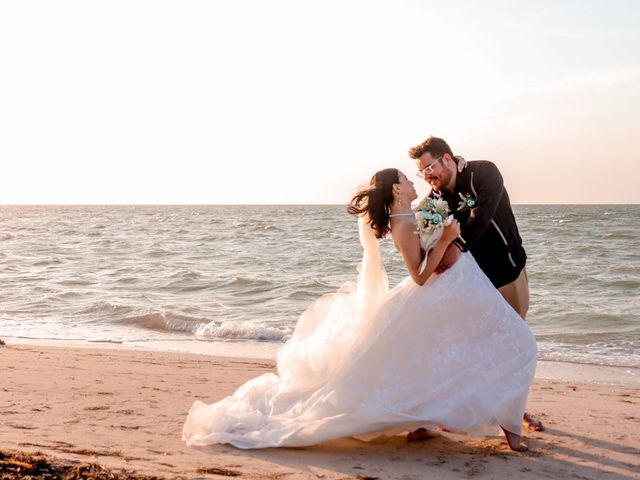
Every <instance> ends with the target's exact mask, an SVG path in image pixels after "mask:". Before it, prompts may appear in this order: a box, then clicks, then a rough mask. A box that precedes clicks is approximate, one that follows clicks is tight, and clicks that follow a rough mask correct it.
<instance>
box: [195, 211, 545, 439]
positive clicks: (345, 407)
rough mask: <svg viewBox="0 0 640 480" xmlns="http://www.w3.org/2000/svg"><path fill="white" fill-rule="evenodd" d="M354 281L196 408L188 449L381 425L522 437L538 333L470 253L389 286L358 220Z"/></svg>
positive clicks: (332, 434)
mask: <svg viewBox="0 0 640 480" xmlns="http://www.w3.org/2000/svg"><path fill="white" fill-rule="evenodd" d="M360 238H361V241H362V244H363V248H364V255H363V260H362V264H361V267H360V273H359V275H358V281H357V283H356V284H355V285H353V284H350V285H349V284H347V285H345V286H344V287H343V288H342V289H341V290H339V291H338V292H336V293H333V294H329V295H325V296H323V297H321V298H320V299H319V300H318V301H317V302H315V303H314V304H313V305H311V306H310V307H309V308H308V309H307V310H306V311H305V312H304V313H303V314H302V315H301V317H300V319H299V320H298V323H297V326H296V328H295V331H294V333H293V335H292V337H291V338H290V339H289V341H288V342H287V343H286V344H285V345H284V346H283V347H282V348H281V349H280V351H279V352H278V355H277V372H278V373H277V374H274V373H267V374H264V375H261V376H259V377H257V378H254V379H252V380H250V381H248V382H247V383H245V384H244V385H242V386H241V387H240V388H238V390H237V391H236V392H235V393H234V394H233V395H231V396H229V397H226V398H224V399H223V400H220V401H219V402H217V403H214V404H212V405H207V404H205V403H202V402H200V401H196V402H194V404H193V406H192V407H191V410H190V412H189V415H188V417H187V419H186V422H185V424H184V427H183V440H184V441H185V442H186V443H187V444H188V445H190V446H203V445H210V444H215V443H228V444H232V445H235V446H236V447H239V448H263V447H281V446H304V445H312V444H317V443H320V442H323V441H326V440H330V439H335V438H339V437H346V436H362V435H365V434H370V433H373V432H382V431H385V430H395V431H397V430H398V429H407V430H410V429H414V428H418V427H427V428H429V427H432V428H433V427H436V426H441V427H444V428H446V429H448V430H450V431H459V432H467V433H470V434H474V433H475V434H496V433H498V432H499V429H498V426H502V427H504V428H505V429H507V430H509V431H511V432H513V433H516V434H520V432H521V425H522V415H523V413H524V407H525V404H526V401H527V396H528V392H529V385H530V383H531V381H532V379H533V375H534V372H535V367H536V355H537V350H536V343H535V338H534V336H533V334H532V333H531V331H530V330H529V328H528V326H527V324H526V323H525V322H524V321H523V320H522V319H521V318H520V317H519V316H518V314H517V313H516V312H515V311H514V310H513V309H512V308H511V306H510V305H509V304H508V303H507V302H506V301H505V300H504V299H503V298H502V296H501V295H500V294H499V293H498V291H497V290H496V289H495V287H494V286H493V285H492V284H491V282H490V281H489V279H488V278H487V277H486V276H485V275H484V273H483V272H482V271H481V270H480V268H479V267H478V265H477V264H476V262H475V260H474V258H473V257H472V256H471V254H470V253H464V254H462V256H461V257H460V258H459V260H458V261H457V262H456V263H455V264H454V265H453V266H452V267H451V268H450V269H449V270H447V271H446V272H445V273H443V274H440V275H432V277H431V278H430V279H429V280H428V281H427V282H426V283H425V284H424V285H423V286H419V285H417V284H416V283H414V282H413V280H412V279H411V278H410V277H408V278H406V279H405V280H404V281H402V282H401V283H400V284H399V285H398V286H397V287H395V288H394V289H392V290H388V288H387V277H386V273H385V271H384V268H383V267H382V263H381V261H380V253H379V250H378V243H377V240H376V239H375V237H374V236H373V233H372V231H371V229H370V228H369V226H368V225H367V224H366V223H365V222H364V221H363V220H362V219H361V220H360Z"/></svg>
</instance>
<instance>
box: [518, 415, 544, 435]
mask: <svg viewBox="0 0 640 480" xmlns="http://www.w3.org/2000/svg"><path fill="white" fill-rule="evenodd" d="M522 421H523V422H524V424H525V426H526V427H527V428H528V429H529V430H533V431H534V432H544V430H545V428H544V425H543V424H542V422H541V421H540V420H537V419H535V418H533V417H532V416H531V415H529V414H528V413H526V412H525V414H524V417H522Z"/></svg>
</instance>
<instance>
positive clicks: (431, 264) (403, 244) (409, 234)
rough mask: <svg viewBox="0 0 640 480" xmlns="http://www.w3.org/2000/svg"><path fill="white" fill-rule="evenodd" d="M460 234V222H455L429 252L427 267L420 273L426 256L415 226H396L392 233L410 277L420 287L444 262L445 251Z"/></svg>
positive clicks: (408, 224)
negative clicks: (441, 262) (442, 261)
mask: <svg viewBox="0 0 640 480" xmlns="http://www.w3.org/2000/svg"><path fill="white" fill-rule="evenodd" d="M459 234H460V226H459V225H458V222H455V221H454V222H453V223H452V224H451V225H449V226H448V227H445V229H444V231H443V232H442V236H441V237H440V240H438V243H436V244H435V246H434V247H433V248H432V249H431V250H429V256H428V258H427V265H426V266H425V268H424V270H423V271H422V273H418V272H419V270H420V264H421V263H422V259H423V258H424V256H423V252H422V250H421V248H420V239H419V238H418V235H417V232H416V230H415V226H414V225H412V224H410V223H404V222H403V223H401V224H399V225H396V226H395V227H394V229H393V231H392V235H393V239H394V240H395V243H396V245H397V246H398V250H400V254H401V255H402V258H403V259H404V263H405V265H406V266H407V270H408V271H409V275H411V278H412V279H413V281H414V282H416V283H417V284H418V285H424V283H425V282H426V281H427V280H428V279H429V277H430V276H431V274H432V273H433V272H434V271H435V269H436V267H437V266H438V264H439V263H440V260H442V257H443V256H444V252H445V250H446V249H447V247H448V246H449V244H450V243H451V241H452V240H454V239H455V238H457V236H458V235H459Z"/></svg>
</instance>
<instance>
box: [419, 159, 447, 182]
mask: <svg viewBox="0 0 640 480" xmlns="http://www.w3.org/2000/svg"><path fill="white" fill-rule="evenodd" d="M440 160H442V157H439V158H436V159H435V160H434V161H433V162H431V163H430V164H429V165H427V166H426V167H424V168H423V169H422V170H418V173H416V175H417V176H418V177H420V178H427V176H429V175H431V174H432V173H433V166H434V165H435V164H436V163H438V162H439V161H440Z"/></svg>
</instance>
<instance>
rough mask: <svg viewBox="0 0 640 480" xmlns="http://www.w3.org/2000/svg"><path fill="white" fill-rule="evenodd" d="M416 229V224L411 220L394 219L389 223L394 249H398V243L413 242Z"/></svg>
mask: <svg viewBox="0 0 640 480" xmlns="http://www.w3.org/2000/svg"><path fill="white" fill-rule="evenodd" d="M417 232H418V230H417V227H416V224H415V222H414V221H412V220H405V219H395V220H394V221H393V222H392V223H391V238H392V239H393V244H394V245H395V247H396V249H398V250H400V245H404V244H406V243H407V242H414V241H415V239H416V238H417V237H416V234H417Z"/></svg>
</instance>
